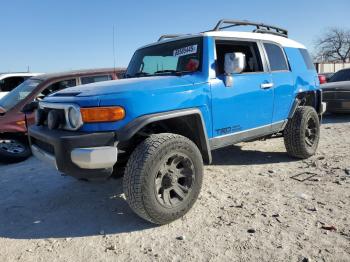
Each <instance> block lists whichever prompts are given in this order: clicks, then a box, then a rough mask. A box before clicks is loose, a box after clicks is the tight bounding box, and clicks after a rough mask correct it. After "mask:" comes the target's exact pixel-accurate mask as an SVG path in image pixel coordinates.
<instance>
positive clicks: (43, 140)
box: [28, 126, 118, 179]
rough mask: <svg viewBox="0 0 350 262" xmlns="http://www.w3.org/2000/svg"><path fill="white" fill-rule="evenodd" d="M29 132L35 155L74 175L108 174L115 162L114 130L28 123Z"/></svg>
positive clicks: (61, 170)
mask: <svg viewBox="0 0 350 262" xmlns="http://www.w3.org/2000/svg"><path fill="white" fill-rule="evenodd" d="M28 133H29V141H30V144H31V148H32V152H33V155H34V156H36V157H37V158H38V159H40V160H43V161H45V162H48V163H50V164H51V165H53V166H55V167H56V168H57V169H58V170H59V171H60V172H62V173H64V174H67V175H70V176H73V177H76V178H85V179H99V178H106V177H109V176H110V175H111V174H112V171H113V166H114V164H115V163H116V162H117V156H118V151H117V147H116V142H115V141H116V137H115V133H114V132H104V133H81V132H71V131H63V130H49V129H48V128H47V127H39V126H31V127H30V128H29V130H28Z"/></svg>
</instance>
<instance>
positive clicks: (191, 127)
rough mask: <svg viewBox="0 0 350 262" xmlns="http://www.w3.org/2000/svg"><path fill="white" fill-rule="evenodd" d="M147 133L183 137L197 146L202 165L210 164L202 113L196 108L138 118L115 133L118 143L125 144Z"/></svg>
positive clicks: (209, 152)
mask: <svg viewBox="0 0 350 262" xmlns="http://www.w3.org/2000/svg"><path fill="white" fill-rule="evenodd" d="M149 132H154V133H159V132H170V133H176V134H179V135H183V136H185V137H187V138H189V139H190V140H192V141H193V142H194V143H195V144H196V145H197V147H198V148H199V150H200V152H201V154H202V157H203V161H204V163H206V164H210V163H211V160H212V156H211V151H210V146H209V139H208V135H207V131H206V128H205V123H204V120H203V116H202V113H201V111H200V110H199V109H198V108H192V109H184V110H176V111H170V112H161V113H156V114H149V115H143V116H140V117H138V118H136V119H134V120H133V121H131V122H130V123H129V124H127V125H126V126H125V127H124V128H122V129H121V130H119V131H118V132H117V138H118V142H119V143H126V142H128V141H130V140H133V139H134V138H135V137H136V136H137V135H138V134H143V135H146V136H147V134H150V133H149Z"/></svg>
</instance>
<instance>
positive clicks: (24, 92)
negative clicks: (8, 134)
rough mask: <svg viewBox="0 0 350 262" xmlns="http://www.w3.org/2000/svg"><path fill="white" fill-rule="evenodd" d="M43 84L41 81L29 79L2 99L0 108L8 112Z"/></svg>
mask: <svg viewBox="0 0 350 262" xmlns="http://www.w3.org/2000/svg"><path fill="white" fill-rule="evenodd" d="M40 83H41V80H37V79H28V80H27V81H24V82H23V83H22V84H20V85H19V86H17V87H16V88H15V89H13V90H12V91H11V92H10V93H8V94H7V95H6V96H4V97H3V98H1V99H0V107H2V108H3V109H5V110H6V111H8V110H10V109H11V108H13V107H14V106H16V105H17V104H18V103H19V102H20V101H22V100H23V99H25V98H26V97H27V96H28V95H30V93H31V92H32V91H33V90H34V89H35V88H36V87H37V86H38V85H39V84H40Z"/></svg>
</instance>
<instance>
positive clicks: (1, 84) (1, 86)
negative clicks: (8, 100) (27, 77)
mask: <svg viewBox="0 0 350 262" xmlns="http://www.w3.org/2000/svg"><path fill="white" fill-rule="evenodd" d="M23 82H24V78H23V77H20V76H14V77H8V78H5V79H3V80H1V81H0V92H10V91H11V90H12V89H14V88H15V87H17V86H19V85H20V84H22V83H23Z"/></svg>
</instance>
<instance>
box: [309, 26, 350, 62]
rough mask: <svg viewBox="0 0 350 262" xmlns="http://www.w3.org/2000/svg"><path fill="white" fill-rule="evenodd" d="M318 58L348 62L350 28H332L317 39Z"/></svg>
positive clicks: (320, 59)
mask: <svg viewBox="0 0 350 262" xmlns="http://www.w3.org/2000/svg"><path fill="white" fill-rule="evenodd" d="M316 50H317V51H316V59H317V60H319V61H327V62H337V61H341V62H343V63H346V62H348V61H349V60H350V30H345V29H341V28H336V27H335V28H330V29H328V30H327V31H326V32H325V33H324V34H323V35H322V36H321V37H320V38H318V39H317V40H316Z"/></svg>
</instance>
